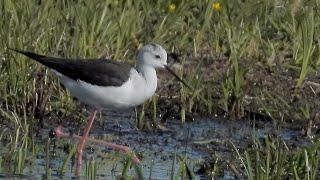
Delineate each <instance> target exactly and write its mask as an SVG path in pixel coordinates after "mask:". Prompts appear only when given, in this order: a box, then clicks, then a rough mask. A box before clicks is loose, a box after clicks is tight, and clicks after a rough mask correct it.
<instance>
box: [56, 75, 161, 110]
mask: <svg viewBox="0 0 320 180" xmlns="http://www.w3.org/2000/svg"><path fill="white" fill-rule="evenodd" d="M54 73H55V74H56V75H57V76H58V77H59V78H60V80H61V82H62V84H64V86H65V87H66V88H67V89H68V90H69V91H70V92H71V94H72V95H73V96H75V97H76V98H77V99H78V100H80V101H81V102H83V103H85V104H88V105H92V106H95V107H99V108H117V109H125V108H130V107H134V106H137V105H139V104H142V103H143V102H144V101H146V100H147V99H149V98H150V97H151V96H152V95H153V94H154V92H155V90H156V87H157V81H156V80H155V84H153V85H152V87H151V86H150V84H149V85H148V84H147V82H146V80H145V79H144V78H143V77H142V76H141V75H140V74H139V73H138V72H137V71H136V70H135V69H132V70H131V71H130V77H129V79H128V81H126V82H125V83H124V84H123V85H122V86H119V87H116V86H108V87H103V86H98V85H92V84H90V83H87V82H84V81H81V80H78V81H75V80H73V79H70V78H68V77H66V76H64V75H62V74H61V73H59V72H56V71H54Z"/></svg>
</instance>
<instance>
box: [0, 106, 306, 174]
mask: <svg viewBox="0 0 320 180" xmlns="http://www.w3.org/2000/svg"><path fill="white" fill-rule="evenodd" d="M102 119H103V120H102ZM102 119H100V120H98V121H96V122H95V124H94V127H93V130H92V131H91V137H92V136H93V137H95V138H97V139H104V140H112V141H113V142H116V143H118V144H123V145H128V146H130V147H131V148H132V149H133V150H134V151H135V152H136V153H137V154H139V155H142V158H141V160H142V170H143V176H144V178H146V179H149V177H151V179H169V178H170V177H171V175H172V167H173V166H172V164H173V159H174V156H175V154H176V155H177V156H179V157H182V158H183V157H186V159H187V161H186V162H187V164H188V166H189V168H190V169H191V171H193V172H195V171H197V170H198V169H199V167H200V165H198V164H200V162H204V161H205V160H210V158H211V157H212V155H213V154H218V155H219V156H220V157H221V158H222V159H231V160H232V159H234V158H232V153H233V152H234V149H233V148H232V146H231V142H232V143H233V144H234V145H235V146H236V147H237V148H238V149H240V150H241V149H245V148H247V147H248V146H250V144H252V136H253V135H255V136H256V137H257V138H264V137H265V136H267V135H270V134H271V135H277V136H280V137H281V138H282V140H284V141H285V142H286V143H287V144H288V145H289V146H290V145H292V146H305V145H307V144H308V142H307V141H306V140H305V139H303V138H302V137H301V135H300V132H299V131H297V130H292V129H290V128H281V130H279V128H277V127H276V125H274V123H272V122H257V123H256V127H255V128H253V125H252V124H253V123H252V122H249V121H231V120H223V119H220V120H218V119H212V118H203V119H201V120H196V121H194V122H186V123H185V124H182V123H180V122H178V121H176V120H172V121H167V122H166V123H164V124H163V126H165V127H167V128H168V131H166V132H161V131H156V132H142V131H139V130H137V129H136V128H135V127H134V121H133V119H134V118H133V116H132V114H123V113H122V114H121V115H119V114H118V113H116V112H108V113H107V115H106V116H103V117H102ZM48 133H49V130H48V129H43V130H42V131H41V134H42V135H40V136H38V137H39V138H37V139H36V142H35V143H36V147H37V148H38V149H39V150H38V151H35V152H36V153H35V155H34V158H33V157H32V158H31V159H32V160H31V162H30V163H28V165H27V166H26V168H25V169H24V171H23V175H12V174H6V173H0V178H8V177H11V178H13V179H14V178H26V179H28V178H29V179H41V178H44V177H45V175H46V157H47V156H46V153H45V150H44V149H45V144H46V141H47V137H48ZM55 141H56V142H55ZM55 144H56V145H55ZM68 144H69V145H70V144H73V143H72V141H71V140H61V139H58V140H53V141H52V142H51V143H50V146H49V147H50V150H49V155H50V156H49V158H50V161H49V162H50V163H49V167H50V174H51V178H53V179H61V178H71V177H74V176H73V171H72V170H73V169H74V168H73V166H72V164H73V163H72V161H68V162H67V168H66V169H65V172H64V173H63V174H61V173H60V171H59V169H60V168H61V167H62V164H63V161H64V160H65V158H66V157H67V155H68V154H67V153H66V151H65V150H64V149H66V148H64V147H65V146H66V145H68ZM4 145H5V144H4ZM4 147H5V146H1V147H0V153H1V154H4V153H5V152H6V149H5V148H4ZM87 147H88V148H86V151H85V157H84V160H85V161H86V162H88V161H89V160H90V159H92V158H94V159H95V161H96V162H97V164H98V168H97V177H98V179H116V177H119V175H120V174H121V172H122V169H123V162H124V160H125V158H123V157H125V156H124V155H122V154H120V153H115V152H114V151H112V150H111V149H109V148H105V147H98V146H94V145H88V146H87ZM30 155H32V153H31V152H30ZM86 162H85V163H86ZM85 163H84V164H85ZM174 169H175V170H174V172H175V173H177V171H178V169H179V161H178V160H176V164H175V166H174ZM222 171H223V172H222V174H221V177H220V178H221V179H235V177H234V174H233V173H232V171H231V170H230V169H228V168H224V169H223V170H222ZM0 172H5V170H4V167H2V169H0ZM129 173H130V174H131V175H132V176H134V175H135V170H134V168H131V169H130V170H129ZM194 178H195V179H204V176H203V175H201V174H200V175H197V176H195V177H194Z"/></svg>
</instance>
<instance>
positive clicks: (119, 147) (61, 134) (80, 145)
mask: <svg viewBox="0 0 320 180" xmlns="http://www.w3.org/2000/svg"><path fill="white" fill-rule="evenodd" d="M96 114H97V110H96V109H94V110H93V111H92V112H91V114H90V116H89V121H88V123H87V124H86V126H85V129H84V133H83V136H78V135H70V133H65V132H63V131H62V127H61V126H58V127H57V128H56V129H55V134H56V136H57V137H58V138H60V137H63V138H73V139H76V140H78V141H79V142H78V145H77V154H76V173H75V174H76V176H79V175H80V171H81V166H82V154H83V147H84V144H85V142H86V141H89V142H91V143H94V144H98V145H103V146H107V147H111V148H113V149H115V150H118V151H122V152H125V153H131V154H132V152H131V150H130V149H129V148H128V147H127V146H122V145H118V144H114V143H110V142H106V141H100V140H96V139H91V138H88V135H89V132H90V129H91V127H92V124H93V121H94V118H95V116H96ZM132 160H133V162H134V163H135V164H140V160H139V159H138V158H137V156H135V155H134V154H132Z"/></svg>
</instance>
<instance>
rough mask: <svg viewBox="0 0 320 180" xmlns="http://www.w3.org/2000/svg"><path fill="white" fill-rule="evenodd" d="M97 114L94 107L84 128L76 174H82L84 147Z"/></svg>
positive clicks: (79, 144) (78, 151)
mask: <svg viewBox="0 0 320 180" xmlns="http://www.w3.org/2000/svg"><path fill="white" fill-rule="evenodd" d="M96 114H97V110H96V109H93V110H92V111H91V114H90V116H89V121H88V123H87V124H86V126H85V128H84V131H83V136H82V138H81V139H80V140H79V142H78V146H77V153H76V173H75V174H76V176H79V175H80V171H81V165H82V154H83V147H84V144H85V142H86V140H87V138H88V135H89V132H90V129H91V127H92V124H93V121H94V118H95V117H96Z"/></svg>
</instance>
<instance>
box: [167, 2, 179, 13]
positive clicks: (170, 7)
mask: <svg viewBox="0 0 320 180" xmlns="http://www.w3.org/2000/svg"><path fill="white" fill-rule="evenodd" d="M176 9H177V6H176V5H175V4H173V3H171V4H169V6H168V11H169V12H171V13H173V12H175V11H176Z"/></svg>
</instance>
